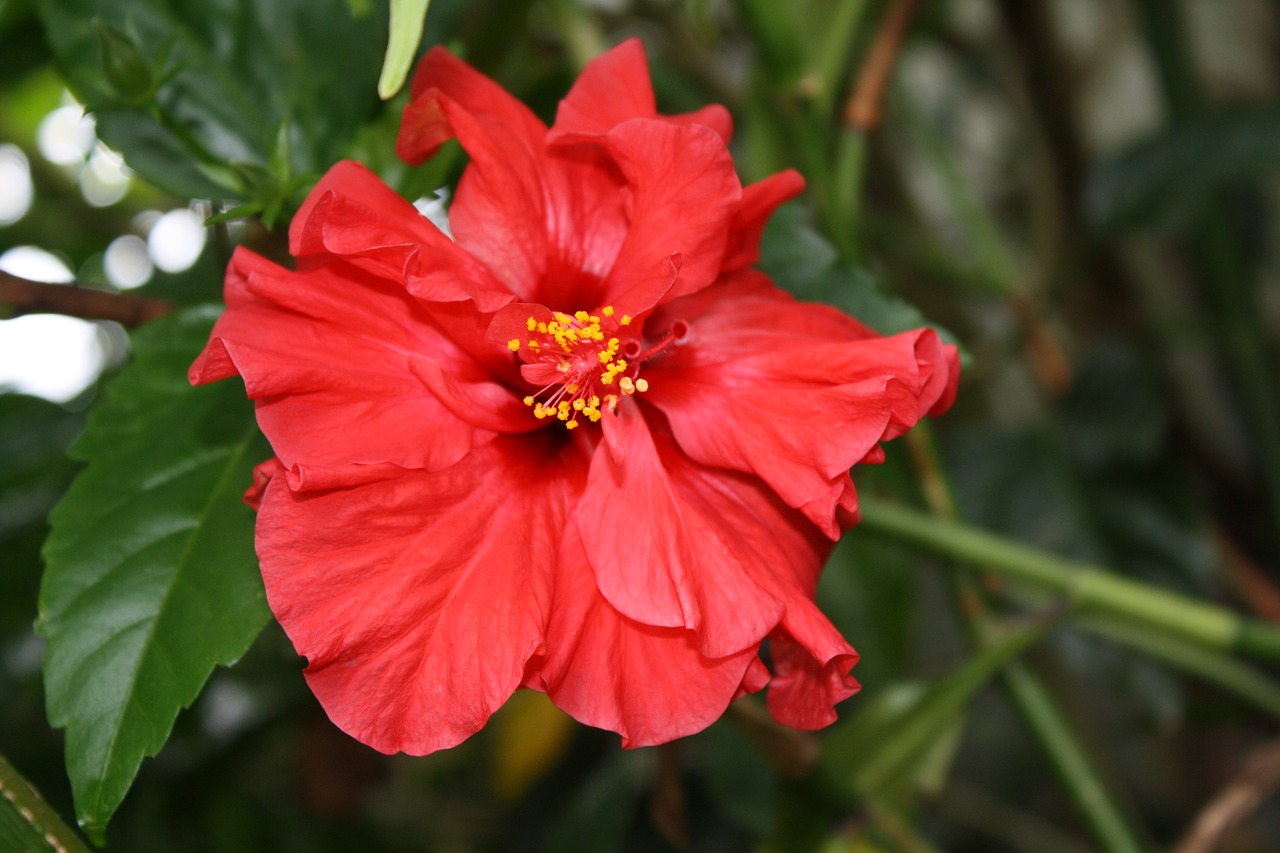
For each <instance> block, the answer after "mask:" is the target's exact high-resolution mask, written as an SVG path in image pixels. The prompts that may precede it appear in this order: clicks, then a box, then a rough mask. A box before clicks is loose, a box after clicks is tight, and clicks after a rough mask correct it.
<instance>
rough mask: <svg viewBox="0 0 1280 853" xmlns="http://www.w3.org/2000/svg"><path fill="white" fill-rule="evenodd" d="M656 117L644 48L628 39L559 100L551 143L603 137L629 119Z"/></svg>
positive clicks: (597, 61) (593, 63) (592, 65)
mask: <svg viewBox="0 0 1280 853" xmlns="http://www.w3.org/2000/svg"><path fill="white" fill-rule="evenodd" d="M657 114H658V108H657V104H656V103H655V101H654V98H653V84H652V83H650V82H649V61H648V59H646V58H645V55H644V45H643V44H642V43H641V42H640V40H639V39H634V38H632V39H627V40H626V41H624V42H622V43H621V44H619V45H618V46H617V47H615V48H613V49H612V50H608V51H605V52H604V53H602V54H600V55H599V56H597V57H596V58H595V59H593V60H591V61H590V62H588V63H587V66H586V67H585V68H583V69H582V73H581V74H579V75H578V79H577V80H576V81H574V84H573V87H572V88H571V89H569V94H567V95H565V97H564V99H563V100H562V101H560V106H559V108H558V109H557V110H556V120H555V124H554V125H552V128H551V135H550V136H549V140H550V141H553V142H554V141H557V140H561V139H564V138H566V137H568V136H570V135H572V136H588V137H590V136H600V135H604V134H606V133H608V132H609V131H611V130H613V128H614V127H616V126H617V125H619V124H622V123H623V122H624V121H627V120H629V119H633V118H654V117H655V116H657Z"/></svg>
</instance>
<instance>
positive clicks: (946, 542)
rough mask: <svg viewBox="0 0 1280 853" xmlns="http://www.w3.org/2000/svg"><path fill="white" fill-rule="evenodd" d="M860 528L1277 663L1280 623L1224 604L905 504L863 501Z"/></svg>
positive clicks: (1076, 602) (1080, 604)
mask: <svg viewBox="0 0 1280 853" xmlns="http://www.w3.org/2000/svg"><path fill="white" fill-rule="evenodd" d="M862 523H863V526H864V527H866V528H869V529H871V530H876V531H879V532H881V533H887V534H889V535H891V536H895V537H897V538H899V539H902V540H905V541H908V542H912V543H914V544H916V545H919V546H921V547H924V548H927V549H929V550H931V551H934V552H936V553H938V554H942V555H944V556H947V557H952V558H954V559H956V560H958V561H959V562H961V563H965V564H968V565H969V566H970V567H972V568H975V569H982V570H989V571H994V572H998V573H1000V574H1002V575H1005V576H1006V577H1009V578H1012V579H1015V580H1019V581H1024V582H1027V583H1030V584H1033V585H1035V586H1038V587H1040V588H1042V589H1046V590H1048V591H1050V592H1053V593H1057V594H1059V595H1063V596H1065V597H1066V599H1067V601H1068V602H1069V603H1070V604H1071V605H1072V606H1073V607H1075V608H1077V609H1079V610H1082V611H1086V612H1087V611H1090V610H1094V611H1098V612H1104V613H1112V614H1115V615H1118V616H1123V617H1126V618H1130V619H1134V620H1136V621H1138V622H1141V623H1143V624H1146V625H1150V626H1152V627H1155V628H1159V629H1161V630H1164V631H1167V632H1169V633H1170V634H1173V635H1175V636H1178V637H1181V638H1183V639H1186V640H1190V641H1192V642H1196V643H1199V644H1200V645H1203V646H1207V647H1209V648H1214V649H1219V650H1221V651H1231V652H1241V653H1244V654H1248V655H1253V656H1255V657H1260V658H1265V659H1269V660H1280V628H1276V627H1274V626H1272V625H1268V624H1266V623H1264V622H1260V621H1258V620H1256V619H1250V618H1248V617H1245V616H1241V615H1240V614H1237V613H1234V612H1232V611H1230V610H1227V609H1226V608H1223V607H1218V606H1215V605H1212V604H1205V603H1203V602H1200V601H1195V600H1193V599H1190V598H1187V597H1185V596H1182V595H1178V594H1177V593H1173V592H1169V591H1168V590H1164V589H1160V588H1158V587H1154V586H1150V585H1148V584H1145V583H1141V582H1139V581H1134V580H1130V579H1128V578H1124V577H1121V576H1119V575H1116V574H1113V573H1111V572H1108V571H1106V570H1104V569H1100V568H1097V567H1094V566H1088V565H1084V564H1080V563H1075V562H1072V561H1070V560H1064V559H1062V558H1060V557H1055V556H1053V555H1051V554H1046V553H1044V552H1042V551H1037V550H1035V549H1033V548H1028V547H1026V546H1024V545H1018V544H1016V543H1014V542H1011V541H1009V540H1007V539H1004V538H1001V537H999V536H996V535H993V534H991V533H985V532H983V531H981V530H977V529H974V528H971V527H967V526H965V525H963V524H958V523H956V522H952V521H944V520H942V519H939V518H935V517H933V516H930V515H926V514H924V513H921V512H918V511H916V510H912V509H907V508H906V507H902V506H894V505H890V504H882V503H878V502H875V501H870V502H864V503H863V505H862Z"/></svg>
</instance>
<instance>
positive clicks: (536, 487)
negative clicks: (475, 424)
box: [257, 439, 580, 755]
mask: <svg viewBox="0 0 1280 853" xmlns="http://www.w3.org/2000/svg"><path fill="white" fill-rule="evenodd" d="M579 467H580V466H579ZM575 479H580V474H575V469H574V468H573V466H572V465H565V464H561V462H560V460H559V458H558V456H557V455H555V452H554V450H553V449H552V444H551V443H548V442H532V441H529V440H527V439H522V440H518V441H516V440H511V439H500V440H498V441H495V442H492V443H490V444H488V445H486V446H485V447H483V448H481V449H479V450H477V451H476V452H475V453H473V454H472V455H470V456H468V457H467V458H466V459H465V460H463V461H462V462H460V463H459V464H458V465H456V466H454V467H452V468H449V469H447V470H445V471H441V472H437V473H433V474H426V473H421V472H403V473H402V474H401V476H399V477H396V478H395V479H392V480H385V481H381V482H376V483H370V484H367V485H363V486H358V487H355V488H350V489H341V490H335V491H329V492H321V493H313V494H309V495H299V494H296V493H294V492H291V491H290V490H289V489H288V488H287V487H286V485H285V483H284V482H283V481H282V480H281V479H280V478H275V479H272V480H271V482H270V483H269V484H268V485H267V488H266V493H265V494H264V495H263V498H262V504H261V508H260V510H259V515H258V529H257V549H258V555H259V558H260V560H261V563H262V575H263V580H264V582H265V584H266V590H267V600H268V602H269V603H270V605H271V609H272V611H273V612H274V613H275V615H276V618H277V619H278V620H279V621H280V624H281V625H282V626H283V627H284V629H285V632H286V633H287V634H288V635H289V638H290V639H291V640H292V641H293V644H294V646H295V648H296V649H297V650H298V653H299V654H301V655H304V656H305V657H306V658H307V660H308V666H307V669H306V677H307V681H308V683H309V684H310V686H311V689H312V691H313V692H314V693H315V695H316V697H317V698H318V699H319V700H320V703H321V705H323V706H324V708H325V711H326V712H327V713H328V714H329V717H330V719H332V720H333V721H334V723H336V724H337V725H338V726H339V727H340V728H342V729H343V730H344V731H346V732H348V733H349V734H351V735H352V736H353V737H355V738H357V739H359V740H360V741H361V742H363V743H366V744H368V745H370V746H372V747H374V748H376V749H378V750H381V751H382V752H388V753H390V752H397V751H403V752H408V753H412V754H415V755H421V754H425V753H428V752H432V751H435V750H438V749H444V748H446V747H450V746H453V745H455V744H457V743H459V742H460V741H462V740H463V739H465V738H467V737H468V736H470V735H471V734H473V733H475V732H476V731H477V730H479V729H480V728H481V727H482V726H483V725H484V723H485V721H486V720H488V718H489V716H490V715H491V714H492V713H493V712H494V711H495V710H496V709H497V708H498V707H499V706H500V705H502V703H503V702H505V701H506V699H507V697H508V696H510V695H511V693H512V692H513V691H514V690H515V689H516V687H517V686H518V685H519V684H520V681H521V678H522V676H523V674H524V670H525V665H526V662H527V661H528V660H529V659H530V658H531V657H532V656H533V655H534V654H536V653H541V652H543V651H545V644H544V626H545V624H546V619H547V612H548V606H549V602H550V597H551V584H550V578H551V570H552V567H553V566H554V565H555V563H556V555H557V549H558V547H559V544H560V540H561V538H562V537H563V534H564V524H565V516H566V507H567V505H568V501H569V497H570V495H571V493H572V492H573V491H574V490H575V488H576V487H577V486H576V485H575ZM516 495H518V500H513V496H516Z"/></svg>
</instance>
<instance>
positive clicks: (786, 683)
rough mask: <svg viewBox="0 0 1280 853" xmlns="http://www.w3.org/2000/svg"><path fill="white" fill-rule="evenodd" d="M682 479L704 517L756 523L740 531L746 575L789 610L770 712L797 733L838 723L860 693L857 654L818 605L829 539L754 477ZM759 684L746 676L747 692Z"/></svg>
mask: <svg viewBox="0 0 1280 853" xmlns="http://www.w3.org/2000/svg"><path fill="white" fill-rule="evenodd" d="M846 478H847V475H846ZM683 479H684V480H685V491H686V493H687V494H689V495H691V496H696V502H697V503H698V505H699V511H701V512H702V513H704V514H706V515H709V516H719V517H721V518H726V519H752V520H753V521H754V523H752V524H741V523H739V524H738V525H736V526H735V528H734V536H735V538H736V540H737V542H738V546H739V551H740V552H741V553H743V554H749V555H751V558H748V559H743V560H742V562H741V567H742V571H743V572H744V573H746V574H747V575H748V576H749V577H751V578H752V579H753V580H754V581H755V582H756V583H757V584H759V586H760V588H761V589H763V590H765V591H766V592H767V593H768V594H769V595H771V596H772V597H774V598H775V599H777V600H778V601H780V602H782V604H783V606H784V612H783V616H782V621H781V622H780V623H779V625H778V627H777V628H776V629H775V630H773V631H772V632H771V633H770V634H769V639H770V658H771V660H772V663H773V678H772V680H771V681H770V683H769V696H768V700H767V704H768V706H769V709H770V712H771V713H772V714H773V716H774V718H775V719H777V720H778V721H779V722H783V723H786V724H787V725H791V726H795V727H796V728H820V727H822V726H825V725H828V724H829V723H831V722H833V721H834V720H835V710H834V708H833V706H834V705H835V704H836V703H837V702H839V701H841V700H843V699H846V698H848V697H849V696H851V695H853V693H855V692H856V691H857V689H858V682H857V681H856V680H855V679H854V678H853V677H852V676H851V675H849V670H850V669H851V668H852V667H853V665H854V664H855V663H856V662H857V660H858V654H857V652H855V651H854V650H853V647H851V646H850V645H849V644H848V643H847V642H846V641H845V639H844V637H842V636H841V635H840V632H839V631H837V630H836V628H835V626H834V625H832V624H831V622H830V621H829V620H828V619H827V617H826V616H824V615H823V614H822V611H821V610H819V609H818V606H817V605H816V604H815V603H814V594H815V592H816V590H817V585H818V576H819V574H820V572H821V570H822V565H823V563H824V562H826V558H827V556H828V554H830V551H831V547H832V546H831V542H830V541H829V540H827V539H826V538H825V537H824V536H822V534H821V532H820V531H819V530H818V529H817V528H816V527H815V526H814V525H813V524H811V523H809V522H808V521H807V520H806V519H805V518H803V517H802V516H801V515H800V514H798V513H797V512H796V511H795V510H793V509H790V508H788V507H787V506H785V505H784V504H783V503H782V502H781V501H779V500H778V498H777V496H776V495H774V494H773V493H772V492H771V491H770V490H769V489H768V488H767V487H765V486H763V485H762V484H761V483H760V482H759V481H758V480H756V479H754V478H752V477H743V476H733V475H726V473H725V472H723V471H716V470H714V469H709V468H701V467H697V466H689V467H688V468H687V469H686V472H685V476H684V478H683ZM748 674H750V673H748ZM759 686H760V682H759V679H758V674H757V678H755V679H751V680H748V679H744V682H743V685H742V690H743V692H746V691H749V690H751V689H753V688H755V689H758V687H759Z"/></svg>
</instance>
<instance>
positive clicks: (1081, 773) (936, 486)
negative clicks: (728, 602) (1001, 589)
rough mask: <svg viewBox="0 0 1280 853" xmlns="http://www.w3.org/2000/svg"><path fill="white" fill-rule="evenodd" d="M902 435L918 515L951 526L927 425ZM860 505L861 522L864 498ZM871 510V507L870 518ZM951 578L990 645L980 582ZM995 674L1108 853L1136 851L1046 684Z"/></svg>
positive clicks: (1017, 670) (1018, 672) (1014, 670)
mask: <svg viewBox="0 0 1280 853" xmlns="http://www.w3.org/2000/svg"><path fill="white" fill-rule="evenodd" d="M906 440H907V447H908V450H909V452H910V453H911V459H912V463H913V465H914V467H915V469H916V472H917V474H918V475H919V477H920V485H921V490H922V492H923V494H924V497H925V501H926V503H927V504H928V505H929V507H930V508H931V509H932V511H933V516H932V517H929V516H925V515H923V514H921V515H920V517H921V518H926V519H928V520H929V521H930V522H931V523H934V524H951V525H954V524H955V522H954V519H955V517H956V514H957V513H956V501H955V495H954V494H953V491H952V488H951V482H950V480H949V479H948V477H947V475H946V472H945V471H944V470H943V468H942V465H941V460H940V459H939V456H938V449H937V444H936V442H935V441H934V440H933V433H932V430H931V429H930V428H929V425H928V424H917V425H916V428H915V430H913V431H912V432H910V433H908V434H907V439H906ZM862 509H863V519H864V521H865V520H866V504H865V503H864V504H863V505H862ZM875 513H876V510H875V509H874V508H873V509H872V516H873V517H874V516H875ZM873 524H874V523H873ZM951 583H952V591H953V594H954V595H955V597H956V601H957V604H958V609H959V611H960V613H961V614H962V615H963V617H964V619H965V622H966V624H967V626H968V628H969V633H970V635H971V636H972V637H973V639H974V641H975V642H976V643H977V644H978V645H979V646H981V647H988V646H990V644H991V643H992V642H993V639H994V638H993V634H994V631H995V628H996V620H995V618H994V617H993V616H992V615H991V612H990V610H989V609H988V607H987V601H986V595H985V594H984V591H983V590H982V588H981V586H979V585H978V584H977V583H975V580H974V579H973V578H968V577H961V576H959V575H953V576H952V578H951ZM1000 679H1001V683H1002V684H1003V685H1004V687H1005V689H1006V690H1007V691H1008V693H1009V697H1010V699H1011V700H1012V701H1013V704H1014V706H1015V707H1016V708H1017V710H1018V713H1019V714H1020V715H1021V716H1022V718H1023V720H1024V721H1025V722H1026V724H1027V726H1028V728H1030V729H1031V733H1032V734H1033V735H1034V736H1035V738H1036V740H1037V741H1038V742H1039V744H1040V747H1041V748H1042V749H1043V750H1044V751H1045V754H1046V755H1047V756H1048V759H1049V762H1050V763H1051V764H1052V765H1053V767H1054V769H1055V770H1056V771H1057V773H1058V778H1059V780H1060V781H1061V782H1062V784H1063V786H1064V787H1065V788H1066V789H1067V791H1068V792H1070V794H1071V796H1072V798H1073V799H1074V800H1075V803H1076V806H1077V807H1078V808H1079V809H1080V811H1081V812H1082V813H1083V814H1084V817H1085V820H1086V821H1087V822H1088V824H1089V826H1090V827H1091V828H1092V829H1093V832H1094V836H1095V838H1097V840H1098V842H1099V843H1100V844H1101V845H1102V847H1103V849H1104V850H1106V851H1108V853H1140V851H1141V850H1142V845H1141V844H1140V843H1139V841H1138V838H1137V835H1136V834H1135V833H1134V832H1133V830H1132V829H1131V828H1130V827H1129V824H1128V822H1127V821H1126V819H1125V817H1124V813H1123V812H1122V811H1121V809H1120V806H1119V805H1118V804H1117V803H1116V802H1115V800H1114V798H1113V797H1112V796H1111V795H1110V793H1109V792H1108V791H1107V786H1106V784H1105V782H1104V781H1103V778H1102V775H1101V774H1100V773H1099V772H1098V770H1097V768H1096V767H1095V766H1094V763H1093V761H1092V759H1091V758H1090V756H1089V753H1088V751H1087V750H1086V749H1085V747H1084V744H1082V743H1081V742H1080V739H1079V738H1078V737H1077V736H1076V733H1075V730H1074V729H1072V727H1071V722H1070V720H1068V719H1067V717H1066V715H1065V714H1063V713H1062V711H1061V710H1060V709H1059V707H1058V704H1057V702H1056V701H1055V700H1054V698H1053V694H1052V693H1050V692H1049V688H1048V687H1046V686H1045V684H1044V682H1043V681H1042V680H1041V679H1040V678H1039V676H1038V675H1036V673H1035V672H1033V671H1032V670H1031V669H1030V668H1029V667H1028V666H1027V665H1026V664H1024V663H1022V661H1020V660H1012V661H1010V662H1009V663H1008V664H1007V665H1005V666H1004V667H1003V668H1002V669H1001V673H1000Z"/></svg>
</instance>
